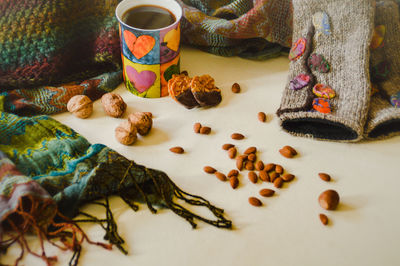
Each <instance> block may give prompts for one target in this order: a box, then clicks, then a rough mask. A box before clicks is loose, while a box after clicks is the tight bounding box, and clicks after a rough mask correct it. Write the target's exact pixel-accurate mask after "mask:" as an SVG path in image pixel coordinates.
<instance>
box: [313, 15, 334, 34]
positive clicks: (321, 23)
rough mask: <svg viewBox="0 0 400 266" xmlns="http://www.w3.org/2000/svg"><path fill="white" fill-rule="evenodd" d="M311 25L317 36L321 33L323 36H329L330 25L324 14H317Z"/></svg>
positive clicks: (327, 17)
mask: <svg viewBox="0 0 400 266" xmlns="http://www.w3.org/2000/svg"><path fill="white" fill-rule="evenodd" d="M312 22H313V25H314V27H315V30H316V31H317V35H318V36H319V35H321V34H322V33H323V34H325V35H330V34H331V25H330V23H329V16H328V14H326V13H325V12H317V13H315V14H314V15H313V18H312Z"/></svg>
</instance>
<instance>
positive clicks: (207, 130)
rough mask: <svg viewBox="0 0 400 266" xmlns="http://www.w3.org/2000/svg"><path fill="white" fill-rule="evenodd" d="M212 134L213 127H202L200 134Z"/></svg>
mask: <svg viewBox="0 0 400 266" xmlns="http://www.w3.org/2000/svg"><path fill="white" fill-rule="evenodd" d="M210 133H211V127H201V128H200V134H203V135H208V134H210Z"/></svg>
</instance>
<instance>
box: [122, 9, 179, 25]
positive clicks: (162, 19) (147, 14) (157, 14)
mask: <svg viewBox="0 0 400 266" xmlns="http://www.w3.org/2000/svg"><path fill="white" fill-rule="evenodd" d="M175 20H176V18H175V16H174V14H172V13H171V12H170V11H169V10H167V9H165V8H163V7H159V6H151V5H143V6H135V7H133V8H131V9H128V10H127V11H125V13H124V14H123V15H122V21H123V22H124V23H125V24H127V25H129V26H132V27H135V28H138V29H144V30H154V29H160V28H164V27H167V26H169V25H171V24H172V23H174V22H175Z"/></svg>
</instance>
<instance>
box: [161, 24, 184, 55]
mask: <svg viewBox="0 0 400 266" xmlns="http://www.w3.org/2000/svg"><path fill="white" fill-rule="evenodd" d="M178 30H179V28H177V29H173V30H170V31H169V32H168V33H167V34H165V36H164V42H166V43H167V47H168V48H169V49H171V50H173V51H175V52H177V51H178V49H179V38H180V33H179V31H178Z"/></svg>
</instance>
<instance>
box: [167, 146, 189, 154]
mask: <svg viewBox="0 0 400 266" xmlns="http://www.w3.org/2000/svg"><path fill="white" fill-rule="evenodd" d="M169 150H170V151H171V152H173V153H178V154H182V153H184V152H185V150H184V149H183V148H182V147H179V146H176V147H172V148H170V149H169Z"/></svg>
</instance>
